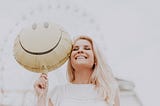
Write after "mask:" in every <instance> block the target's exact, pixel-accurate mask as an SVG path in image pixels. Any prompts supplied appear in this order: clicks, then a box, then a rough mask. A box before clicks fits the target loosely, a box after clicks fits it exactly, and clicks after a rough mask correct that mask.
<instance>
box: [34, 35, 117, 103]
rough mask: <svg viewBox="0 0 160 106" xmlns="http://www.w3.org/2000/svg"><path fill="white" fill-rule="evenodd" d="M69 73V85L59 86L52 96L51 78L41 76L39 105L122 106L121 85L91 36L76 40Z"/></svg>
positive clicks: (80, 37)
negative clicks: (120, 99) (119, 91)
mask: <svg viewBox="0 0 160 106" xmlns="http://www.w3.org/2000/svg"><path fill="white" fill-rule="evenodd" d="M67 71H68V72H67V76H68V81H69V83H68V84H65V85H61V86H57V87H55V88H54V89H53V90H52V92H51V93H50V96H48V95H47V91H48V78H47V75H46V74H41V76H40V77H39V79H38V80H37V81H36V82H35V84H34V88H35V91H36V95H37V104H36V105H37V106H120V103H119V95H118V86H117V83H116V81H115V79H114V77H113V75H112V73H111V71H110V69H109V67H108V66H107V64H106V62H105V61H104V57H102V55H101V54H100V52H99V50H98V48H97V47H96V45H95V42H94V41H93V40H92V39H91V38H90V37H88V36H79V37H77V38H76V39H75V40H74V41H73V47H72V52H71V55H70V59H69V61H68V67H67Z"/></svg>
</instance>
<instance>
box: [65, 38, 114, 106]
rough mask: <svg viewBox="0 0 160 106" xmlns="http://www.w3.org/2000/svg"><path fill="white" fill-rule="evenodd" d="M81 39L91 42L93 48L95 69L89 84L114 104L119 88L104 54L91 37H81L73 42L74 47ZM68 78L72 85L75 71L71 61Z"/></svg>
mask: <svg viewBox="0 0 160 106" xmlns="http://www.w3.org/2000/svg"><path fill="white" fill-rule="evenodd" d="M80 39H85V40H87V41H89V42H90V43H91V45H92V47H93V53H94V67H93V73H92V75H91V77H90V81H89V82H90V83H91V84H94V85H96V88H97V89H98V92H99V93H100V94H102V95H103V97H104V99H105V100H106V101H107V103H109V104H110V103H111V104H113V102H114V97H115V93H116V88H117V83H116V80H115V79H114V77H113V74H112V72H111V70H110V68H109V66H108V65H107V64H106V62H105V60H104V57H102V54H101V53H100V52H99V50H98V48H97V47H96V45H95V42H94V41H93V40H92V39H91V38H90V37H88V36H79V37H77V38H76V39H75V40H73V45H74V44H75V43H76V41H78V40H80ZM67 77H68V80H69V82H71V83H72V82H73V81H74V80H75V76H74V70H73V67H72V65H71V60H70V59H69V61H68V67H67Z"/></svg>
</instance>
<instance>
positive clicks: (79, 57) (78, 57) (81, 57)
mask: <svg viewBox="0 0 160 106" xmlns="http://www.w3.org/2000/svg"><path fill="white" fill-rule="evenodd" d="M75 59H76V60H77V59H87V57H86V56H77V57H76V58H75Z"/></svg>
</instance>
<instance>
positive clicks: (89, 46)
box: [73, 45, 90, 47]
mask: <svg viewBox="0 0 160 106" xmlns="http://www.w3.org/2000/svg"><path fill="white" fill-rule="evenodd" d="M73 47H79V46H78V45H75V46H73ZM84 47H90V45H84Z"/></svg>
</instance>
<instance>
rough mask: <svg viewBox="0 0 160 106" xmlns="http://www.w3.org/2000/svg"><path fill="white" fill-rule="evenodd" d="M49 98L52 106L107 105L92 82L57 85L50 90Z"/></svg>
mask: <svg viewBox="0 0 160 106" xmlns="http://www.w3.org/2000/svg"><path fill="white" fill-rule="evenodd" d="M50 98H51V101H52V103H53V104H54V106H109V105H108V104H107V103H106V101H104V98H103V97H102V96H100V95H99V94H98V93H97V90H95V85H93V84H66V85H61V86H57V87H55V88H54V89H53V90H52V92H51V96H50ZM110 106H113V105H110Z"/></svg>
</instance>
